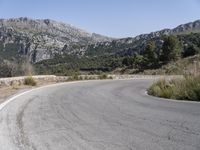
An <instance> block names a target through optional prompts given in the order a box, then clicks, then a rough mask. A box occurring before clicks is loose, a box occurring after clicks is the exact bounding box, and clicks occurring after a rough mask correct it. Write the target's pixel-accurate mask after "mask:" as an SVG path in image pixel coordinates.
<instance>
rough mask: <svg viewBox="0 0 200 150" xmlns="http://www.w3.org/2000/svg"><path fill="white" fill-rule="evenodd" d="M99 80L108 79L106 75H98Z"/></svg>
mask: <svg viewBox="0 0 200 150" xmlns="http://www.w3.org/2000/svg"><path fill="white" fill-rule="evenodd" d="M99 79H100V80H104V79H108V75H107V74H102V75H99Z"/></svg>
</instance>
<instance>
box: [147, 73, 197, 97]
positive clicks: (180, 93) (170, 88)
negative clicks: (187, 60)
mask: <svg viewBox="0 0 200 150" xmlns="http://www.w3.org/2000/svg"><path fill="white" fill-rule="evenodd" d="M148 94H150V95H153V96H157V97H163V98H169V99H178V100H190V101H200V76H186V77H185V78H183V79H172V80H166V79H161V80H159V81H157V82H156V83H154V84H153V85H152V86H151V87H150V88H149V89H148Z"/></svg>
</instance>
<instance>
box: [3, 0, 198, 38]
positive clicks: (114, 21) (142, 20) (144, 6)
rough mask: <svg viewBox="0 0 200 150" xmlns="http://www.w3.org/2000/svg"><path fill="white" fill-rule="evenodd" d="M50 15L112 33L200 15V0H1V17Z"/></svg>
mask: <svg viewBox="0 0 200 150" xmlns="http://www.w3.org/2000/svg"><path fill="white" fill-rule="evenodd" d="M13 17H31V18H42V19H43V18H49V19H53V20H57V21H62V22H66V23H70V24H72V25H74V26H77V27H79V28H82V29H84V30H87V31H89V32H96V33H99V34H103V35H107V36H112V37H128V36H129V37H133V36H136V35H138V34H142V33H149V32H152V31H157V30H160V29H163V28H173V27H176V26H177V25H179V24H182V23H187V22H190V21H195V20H197V19H200V0H0V18H13Z"/></svg>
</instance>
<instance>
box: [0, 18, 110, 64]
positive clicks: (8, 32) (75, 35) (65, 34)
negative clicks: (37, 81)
mask: <svg viewBox="0 0 200 150" xmlns="http://www.w3.org/2000/svg"><path fill="white" fill-rule="evenodd" d="M112 40H113V39H112V38H109V37H106V36H102V35H99V34H95V33H92V34H91V33H88V32H86V31H84V30H81V29H78V28H76V27H73V26H71V25H69V24H65V23H60V22H56V21H53V20H49V19H44V20H41V19H36V20H34V19H30V18H15V19H0V51H2V52H1V53H3V52H5V51H7V52H8V51H15V52H17V53H18V54H21V55H26V56H28V58H29V60H30V61H31V62H39V61H41V60H44V59H50V58H53V57H54V56H55V55H56V54H59V55H62V54H64V53H66V54H76V55H83V53H84V51H85V48H86V47H87V45H90V44H95V43H97V42H105V41H112ZM10 47H12V48H10ZM1 53H0V54H1ZM5 53H6V52H5ZM10 53H11V52H10ZM15 54H16V53H15ZM13 57H14V56H13Z"/></svg>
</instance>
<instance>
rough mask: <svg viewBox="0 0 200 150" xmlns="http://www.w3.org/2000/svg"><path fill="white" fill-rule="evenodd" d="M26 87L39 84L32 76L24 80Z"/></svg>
mask: <svg viewBox="0 0 200 150" xmlns="http://www.w3.org/2000/svg"><path fill="white" fill-rule="evenodd" d="M24 85H30V86H36V85H37V82H36V81H35V79H34V78H33V77H31V76H30V77H26V78H25V79H24Z"/></svg>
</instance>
